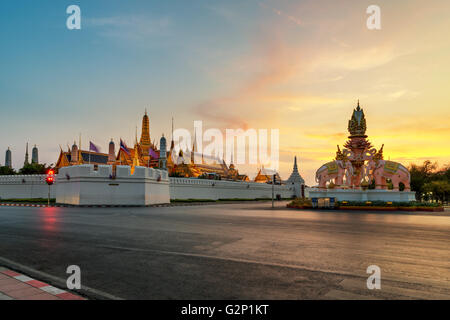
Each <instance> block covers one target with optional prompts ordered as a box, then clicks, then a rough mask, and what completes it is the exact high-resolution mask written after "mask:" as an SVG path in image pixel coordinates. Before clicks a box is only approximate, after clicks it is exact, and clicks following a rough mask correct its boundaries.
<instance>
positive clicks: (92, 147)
mask: <svg viewBox="0 0 450 320" xmlns="http://www.w3.org/2000/svg"><path fill="white" fill-rule="evenodd" d="M89 151H93V152H97V153H100V147H99V146H97V145H95V144H94V143H92V141H89Z"/></svg>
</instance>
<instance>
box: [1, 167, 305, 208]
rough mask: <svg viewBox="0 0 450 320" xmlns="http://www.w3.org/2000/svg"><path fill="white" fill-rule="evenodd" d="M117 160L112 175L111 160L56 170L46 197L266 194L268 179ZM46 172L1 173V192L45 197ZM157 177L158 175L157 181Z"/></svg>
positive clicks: (114, 199) (123, 201)
mask: <svg viewBox="0 0 450 320" xmlns="http://www.w3.org/2000/svg"><path fill="white" fill-rule="evenodd" d="M130 172H131V168H130V167H129V166H117V171H116V177H115V178H112V176H111V174H112V167H111V166H98V170H94V166H93V165H79V166H71V167H64V168H61V169H60V170H59V174H58V175H56V176H55V184H54V185H52V186H51V189H50V190H51V194H50V196H51V198H56V202H57V203H60V204H70V205H136V206H144V205H150V204H158V203H169V202H170V199H178V200H187V199H209V200H218V199H257V198H271V197H272V185H270V184H265V183H255V182H235V181H225V180H203V179H194V178H169V177H168V173H167V171H163V170H157V169H151V168H145V167H136V169H135V172H134V174H131V173H130ZM45 178H46V175H30V176H19V175H15V176H0V198H2V199H28V198H47V195H48V185H47V184H46V182H45ZM158 180H159V181H158ZM295 188H296V186H295V185H293V184H290V185H275V186H274V195H275V197H276V196H277V195H280V196H281V197H282V198H291V197H293V196H294V195H295V193H296V189H295Z"/></svg>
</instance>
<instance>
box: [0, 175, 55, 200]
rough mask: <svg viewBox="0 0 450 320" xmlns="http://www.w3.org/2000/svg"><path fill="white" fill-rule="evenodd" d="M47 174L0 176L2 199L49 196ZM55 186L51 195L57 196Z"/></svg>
mask: <svg viewBox="0 0 450 320" xmlns="http://www.w3.org/2000/svg"><path fill="white" fill-rule="evenodd" d="M46 177H47V176H46V175H14V176H0V198H1V199H33V198H45V199H46V198H47V197H48V185H47V183H46V182H45V178H46ZM55 194H56V193H55V186H54V185H53V186H51V188H50V197H51V198H54V197H55Z"/></svg>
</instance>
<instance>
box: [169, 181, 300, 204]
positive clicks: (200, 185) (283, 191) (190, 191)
mask: <svg viewBox="0 0 450 320" xmlns="http://www.w3.org/2000/svg"><path fill="white" fill-rule="evenodd" d="M277 194H280V195H281V197H282V198H291V197H292V196H293V195H294V194H295V187H294V186H293V185H275V197H276V195H277ZM271 197H272V185H269V184H265V183H255V182H235V181H223V180H206V179H205V180H203V179H194V178H170V198H171V199H178V200H186V199H210V200H218V199H256V198H271Z"/></svg>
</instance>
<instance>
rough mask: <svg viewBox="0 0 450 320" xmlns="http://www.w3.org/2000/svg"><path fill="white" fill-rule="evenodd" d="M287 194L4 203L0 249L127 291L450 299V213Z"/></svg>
mask: <svg viewBox="0 0 450 320" xmlns="http://www.w3.org/2000/svg"><path fill="white" fill-rule="evenodd" d="M283 204H284V203H283ZM283 204H281V203H277V205H278V208H276V209H275V210H272V209H270V203H243V204H223V205H217V204H216V205H210V206H209V205H203V206H189V207H184V206H178V207H161V208H20V207H17V208H9V207H2V208H0V244H1V245H0V257H3V258H6V259H8V260H9V261H14V262H16V263H19V264H21V265H24V266H28V267H30V268H32V269H34V270H38V271H42V272H45V273H46V274H48V275H50V276H53V277H55V278H58V279H61V281H64V279H66V278H67V276H68V275H67V274H66V273H65V271H66V268H67V266H69V265H78V266H80V268H81V271H82V286H85V287H87V288H92V289H95V290H98V291H99V292H103V293H107V294H110V295H112V296H115V297H120V298H125V299H339V298H347V299H365V298H369V299H405V298H406V299H408V298H411V299H440V298H441V299H442V298H443V299H450V271H449V270H450V263H449V259H448V257H449V256H450V247H449V246H448V243H449V240H450V233H449V230H450V218H449V217H446V216H436V215H429V214H427V213H424V214H423V215H420V214H417V213H415V214H414V215H409V214H404V213H402V214H397V213H380V214H378V213H361V212H343V211H330V212H319V211H295V210H287V209H285V208H284V207H282V205H283ZM373 264H375V265H378V266H379V267H380V268H381V271H382V274H381V277H382V289H381V290H368V289H367V287H366V286H365V283H366V280H367V277H368V276H369V275H368V274H367V273H366V269H367V267H368V266H369V265H373ZM84 293H86V294H87V295H88V294H89V293H88V292H84Z"/></svg>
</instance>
